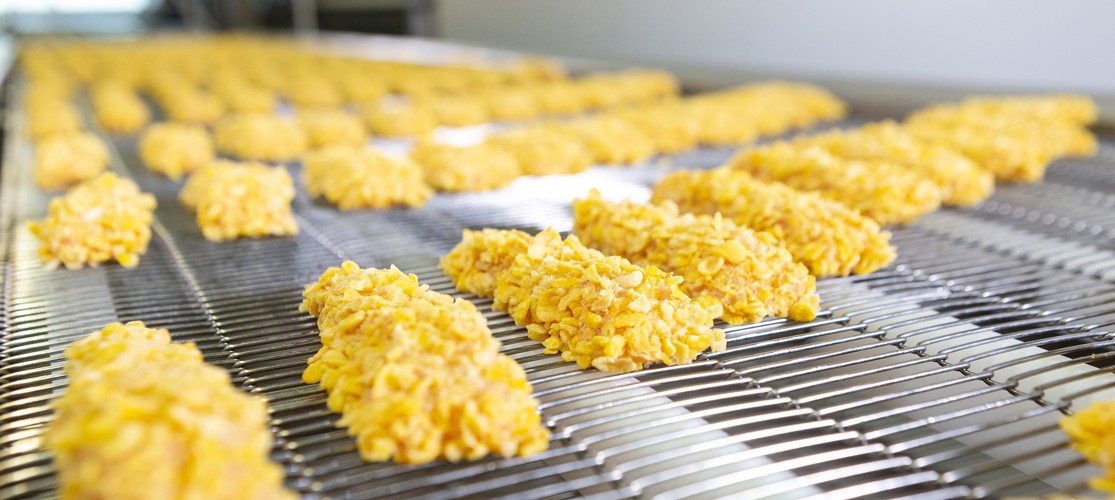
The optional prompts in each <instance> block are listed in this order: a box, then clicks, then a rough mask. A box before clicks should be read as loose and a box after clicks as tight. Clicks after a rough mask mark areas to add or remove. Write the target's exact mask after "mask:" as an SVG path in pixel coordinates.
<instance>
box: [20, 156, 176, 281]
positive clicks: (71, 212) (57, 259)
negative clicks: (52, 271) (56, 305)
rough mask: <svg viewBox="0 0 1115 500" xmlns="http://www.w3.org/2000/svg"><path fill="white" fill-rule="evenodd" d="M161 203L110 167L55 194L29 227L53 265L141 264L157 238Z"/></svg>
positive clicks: (73, 266) (41, 251) (41, 255)
mask: <svg viewBox="0 0 1115 500" xmlns="http://www.w3.org/2000/svg"><path fill="white" fill-rule="evenodd" d="M155 205H156V203H155V197H154V196H152V195H150V194H147V193H143V192H140V190H139V187H137V186H136V184H135V183H134V182H132V181H131V180H128V179H122V178H120V177H118V176H117V175H116V174H114V173H112V172H105V173H103V174H101V175H99V176H97V177H95V178H93V179H90V180H87V181H85V182H82V183H81V184H78V185H77V186H74V187H73V188H72V189H70V190H69V191H67V192H66V194H65V195H64V196H59V197H57V198H54V199H52V200H50V208H49V210H48V212H47V216H46V218H45V219H43V220H41V221H38V222H32V223H30V224H28V228H29V229H30V230H31V234H33V235H34V236H35V238H37V239H38V240H39V258H41V259H42V261H43V262H45V263H46V264H47V265H48V266H51V267H54V266H57V265H58V264H62V265H64V266H66V268H67V269H80V268H81V267H83V266H85V265H89V266H90V267H97V266H98V265H100V264H101V263H103V262H107V261H109V260H115V261H117V262H119V263H120V265H122V266H124V267H135V266H136V265H137V264H139V257H140V256H141V255H143V254H144V253H147V244H148V243H149V242H150V241H151V222H152V220H153V217H154V210H155Z"/></svg>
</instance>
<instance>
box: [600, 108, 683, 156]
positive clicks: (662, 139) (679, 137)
mask: <svg viewBox="0 0 1115 500" xmlns="http://www.w3.org/2000/svg"><path fill="white" fill-rule="evenodd" d="M606 114H608V115H611V116H615V117H617V118H619V119H621V120H623V121H625V122H627V123H628V124H630V125H632V126H633V127H635V128H636V129H638V130H639V131H640V132H642V133H643V134H644V135H646V136H647V137H648V138H650V140H651V142H653V143H654V148H655V149H656V150H657V151H658V152H659V153H666V154H670V153H680V152H682V151H685V150H688V149H692V148H694V147H696V146H697V144H698V142H699V136H700V128H701V124H700V122H699V121H698V120H697V119H696V118H695V116H694V115H693V114H692V113H688V112H686V111H685V109H684V107H683V106H682V105H681V104H680V103H678V102H676V101H675V102H671V103H655V104H653V105H641V106H636V107H629V108H620V109H616V110H612V111H608V112H607V113H606Z"/></svg>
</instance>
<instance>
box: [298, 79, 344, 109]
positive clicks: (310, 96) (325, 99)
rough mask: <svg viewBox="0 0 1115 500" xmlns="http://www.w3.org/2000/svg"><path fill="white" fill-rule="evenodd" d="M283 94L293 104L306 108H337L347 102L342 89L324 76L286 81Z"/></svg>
mask: <svg viewBox="0 0 1115 500" xmlns="http://www.w3.org/2000/svg"><path fill="white" fill-rule="evenodd" d="M282 94H283V97H285V98H286V100H288V101H290V102H291V103H292V104H295V105H298V106H305V107H322V108H335V107H338V106H340V105H342V104H344V102H345V98H344V95H343V94H342V93H341V89H340V88H338V87H337V85H336V84H334V82H333V81H332V80H331V79H330V78H326V77H324V76H318V75H309V74H303V75H298V76H295V77H294V78H290V79H288V80H287V81H285V82H284V83H283V85H282Z"/></svg>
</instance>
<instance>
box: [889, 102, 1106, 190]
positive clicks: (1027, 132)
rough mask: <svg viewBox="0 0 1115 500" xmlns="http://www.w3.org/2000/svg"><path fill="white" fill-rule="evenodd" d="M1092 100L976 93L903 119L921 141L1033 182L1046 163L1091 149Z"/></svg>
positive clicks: (1000, 174) (1003, 176)
mask: <svg viewBox="0 0 1115 500" xmlns="http://www.w3.org/2000/svg"><path fill="white" fill-rule="evenodd" d="M1094 108H1095V104H1094V103H1092V102H1091V100H1090V99H1088V98H1086V97H1082V96H1067V97H1051V98H1038V97H1033V98H1010V97H1007V98H976V99H970V100H967V101H963V102H960V103H955V104H939V105H934V106H930V107H927V108H925V109H923V110H921V111H918V112H916V113H914V114H913V115H911V116H910V117H909V118H907V119H906V122H905V126H906V127H905V128H906V130H907V131H908V132H909V133H911V134H912V135H914V136H916V137H918V138H919V139H921V140H924V141H927V142H932V143H936V144H942V145H945V146H948V147H952V148H955V149H957V150H959V151H960V152H962V153H964V154H965V155H967V156H969V157H971V158H972V159H974V160H976V161H977V162H979V163H980V165H982V166H983V167H984V168H986V169H988V170H991V171H992V172H994V173H995V176H996V178H997V179H998V180H1001V181H1007V182H1034V181H1037V180H1040V179H1041V178H1042V177H1043V176H1044V175H1045V169H1046V167H1047V166H1048V164H1049V162H1051V161H1053V160H1056V159H1058V158H1062V157H1071V156H1091V155H1093V154H1095V151H1096V148H1097V143H1096V138H1095V136H1094V135H1093V134H1092V133H1091V132H1090V131H1088V129H1087V128H1085V125H1087V124H1088V123H1091V121H1092V120H1094V113H1095V109H1094Z"/></svg>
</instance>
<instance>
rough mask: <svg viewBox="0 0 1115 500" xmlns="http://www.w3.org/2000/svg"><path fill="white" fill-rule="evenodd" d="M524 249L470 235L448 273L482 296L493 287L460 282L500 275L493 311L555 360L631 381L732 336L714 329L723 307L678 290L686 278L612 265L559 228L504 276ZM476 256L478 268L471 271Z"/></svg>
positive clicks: (489, 235)
mask: <svg viewBox="0 0 1115 500" xmlns="http://www.w3.org/2000/svg"><path fill="white" fill-rule="evenodd" d="M511 239H512V242H513V241H514V240H515V239H517V235H514V236H512V237H511ZM489 241H492V242H493V243H494V244H492V245H488V243H489ZM469 246H471V247H479V249H476V248H466V247H469ZM517 248H520V245H517V244H514V243H512V244H507V240H506V239H505V238H503V237H502V236H501V235H500V233H499V232H489V231H486V232H483V233H479V234H474V235H473V236H472V237H470V236H468V233H467V232H466V236H465V239H464V241H463V242H462V243H461V244H460V245H458V247H457V248H456V249H454V250H453V252H451V254H450V256H447V257H446V260H445V261H444V262H443V264H442V267H443V269H445V270H446V272H447V273H450V278H452V279H453V280H454V282H461V283H466V284H470V286H475V287H476V289H477V290H480V291H483V290H484V287H485V286H486V284H485V281H487V280H481V279H478V278H477V277H476V276H473V277H462V276H454V275H453V274H452V273H453V272H454V271H455V270H458V269H460V270H465V271H467V272H473V273H475V272H478V271H479V270H481V269H484V268H485V267H487V268H488V269H489V270H490V271H492V272H495V273H496V276H494V279H495V281H496V286H495V289H494V297H495V302H494V304H493V306H492V307H493V308H496V309H499V310H503V311H507V313H508V314H510V315H511V317H512V318H513V319H514V320H515V322H516V323H517V324H519V325H523V326H525V327H526V329H527V333H528V335H529V336H530V338H532V339H534V340H537V341H539V342H542V345H543V346H544V347H545V352H546V353H548V354H555V353H561V356H562V359H564V360H566V361H574V362H576V363H577V365H578V366H579V367H581V368H588V367H590V366H591V367H593V368H596V369H598V370H602V371H614V372H630V371H636V370H641V369H643V368H644V367H646V366H649V365H651V364H654V363H665V364H667V365H673V364H679V363H689V362H691V361H693V360H694V359H695V358H696V357H697V355H698V354H700V353H701V352H703V351H704V350H706V349H710V348H711V349H712V350H713V351H719V350H723V349H724V348H725V340H724V332H723V331H721V330H717V329H714V328H712V324H713V320H714V318H716V317H717V316H720V315H721V309H720V307H719V306H717V305H711V306H705V305H702V304H699V303H697V302H695V301H693V300H692V299H690V298H689V297H688V296H687V295H685V294H684V293H683V292H682V291H681V289H680V288H679V286H678V285H679V284H680V283H681V282H682V278H681V277H679V276H675V275H672V274H669V273H666V272H664V271H662V270H661V269H658V268H657V267H654V266H648V267H645V268H644V267H640V266H636V265H634V264H631V263H630V262H629V261H628V260H627V259H624V258H622V257H615V256H612V257H607V256H605V255H604V254H602V253H600V252H598V251H596V250H592V249H590V248H587V247H585V246H584V245H583V244H581V242H580V241H579V240H578V239H577V237H576V236H570V237H569V238H567V239H566V240H565V241H562V239H561V235H559V234H558V232H557V231H554V230H553V229H547V230H545V231H543V232H542V233H540V234H538V235H537V236H535V237H534V238H532V239H531V241H530V243H529V244H528V246H527V248H526V250H525V251H524V252H522V253H518V254H516V255H515V256H514V258H513V260H512V261H511V265H510V266H509V267H507V268H506V269H505V270H502V271H500V268H501V267H502V266H501V265H500V264H499V263H502V262H506V260H507V259H510V258H511V256H510V255H509V251H515V250H516V249H517ZM489 252H490V253H491V254H490V255H486V254H487V253H489ZM467 257H473V258H475V259H476V260H477V261H478V262H477V263H474V264H469V263H465V262H462V260H461V259H463V258H467ZM490 279H491V278H488V280H490Z"/></svg>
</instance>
